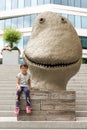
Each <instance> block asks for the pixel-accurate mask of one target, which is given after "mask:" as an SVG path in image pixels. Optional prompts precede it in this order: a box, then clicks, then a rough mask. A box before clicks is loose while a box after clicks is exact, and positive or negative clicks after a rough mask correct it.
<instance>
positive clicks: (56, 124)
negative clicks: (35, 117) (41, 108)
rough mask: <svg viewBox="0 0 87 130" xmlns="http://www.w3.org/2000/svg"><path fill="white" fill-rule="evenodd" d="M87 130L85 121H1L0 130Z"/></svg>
mask: <svg viewBox="0 0 87 130" xmlns="http://www.w3.org/2000/svg"><path fill="white" fill-rule="evenodd" d="M25 128H26V129H81V130H82V129H87V121H85V120H84V121H81V120H79V121H26V122H25V121H1V122H0V129H25Z"/></svg>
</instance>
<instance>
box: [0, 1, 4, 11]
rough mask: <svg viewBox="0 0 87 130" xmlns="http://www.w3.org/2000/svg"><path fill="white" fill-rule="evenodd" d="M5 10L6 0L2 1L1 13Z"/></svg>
mask: <svg viewBox="0 0 87 130" xmlns="http://www.w3.org/2000/svg"><path fill="white" fill-rule="evenodd" d="M3 10H5V0H2V3H1V4H0V11H3Z"/></svg>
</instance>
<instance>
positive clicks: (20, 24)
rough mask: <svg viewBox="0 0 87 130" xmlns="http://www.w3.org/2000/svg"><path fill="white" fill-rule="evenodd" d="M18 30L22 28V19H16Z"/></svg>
mask: <svg viewBox="0 0 87 130" xmlns="http://www.w3.org/2000/svg"><path fill="white" fill-rule="evenodd" d="M18 28H23V17H19V18H18Z"/></svg>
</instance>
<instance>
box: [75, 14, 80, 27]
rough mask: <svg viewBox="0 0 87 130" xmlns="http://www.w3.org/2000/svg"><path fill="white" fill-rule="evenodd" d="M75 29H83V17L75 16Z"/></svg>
mask: <svg viewBox="0 0 87 130" xmlns="http://www.w3.org/2000/svg"><path fill="white" fill-rule="evenodd" d="M75 27H76V28H81V16H75Z"/></svg>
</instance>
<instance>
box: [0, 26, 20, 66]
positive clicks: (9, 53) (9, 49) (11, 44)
mask: <svg viewBox="0 0 87 130" xmlns="http://www.w3.org/2000/svg"><path fill="white" fill-rule="evenodd" d="M21 36H22V34H21V32H19V31H17V30H16V29H15V28H12V27H10V28H6V29H4V31H3V40H4V41H5V42H6V43H8V46H6V47H4V48H3V49H2V51H3V52H2V54H3V64H18V63H19V56H20V49H19V48H18V47H17V44H18V43H19V40H20V39H21Z"/></svg>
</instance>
